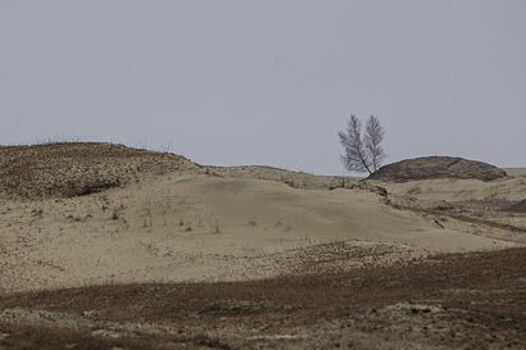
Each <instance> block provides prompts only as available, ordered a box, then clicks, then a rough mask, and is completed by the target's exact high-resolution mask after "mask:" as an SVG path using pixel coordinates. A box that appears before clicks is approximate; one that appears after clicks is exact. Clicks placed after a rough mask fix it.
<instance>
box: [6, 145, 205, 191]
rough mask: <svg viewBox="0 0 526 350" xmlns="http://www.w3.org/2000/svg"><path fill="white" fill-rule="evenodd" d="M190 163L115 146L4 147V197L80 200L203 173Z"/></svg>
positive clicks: (175, 156) (168, 155)
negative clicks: (156, 179)
mask: <svg viewBox="0 0 526 350" xmlns="http://www.w3.org/2000/svg"><path fill="white" fill-rule="evenodd" d="M199 170H200V167H199V166H198V165H196V164H194V163H192V162H191V161H189V160H188V159H186V158H184V157H182V156H177V155H173V154H167V153H159V152H152V151H147V150H140V149H134V148H129V147H125V146H122V145H114V144H109V143H52V144H42V145H33V146H2V147H0V195H1V196H4V197H7V198H23V199H28V200H32V199H37V198H48V197H74V196H81V195H87V194H90V193H95V192H100V191H103V190H105V189H109V188H114V187H119V186H123V185H125V184H127V183H130V182H132V181H135V180H138V179H140V178H144V177H145V176H148V175H162V174H166V173H168V172H173V171H185V172H189V171H194V172H198V171H199Z"/></svg>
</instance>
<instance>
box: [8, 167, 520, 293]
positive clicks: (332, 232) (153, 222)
mask: <svg viewBox="0 0 526 350" xmlns="http://www.w3.org/2000/svg"><path fill="white" fill-rule="evenodd" d="M0 213H1V216H0V219H1V225H2V230H3V240H2V244H1V246H0V249H1V250H0V252H1V253H0V254H1V256H2V259H1V265H0V268H2V270H3V273H2V274H1V275H0V285H1V286H2V287H3V289H4V291H13V290H27V289H32V288H38V289H40V288H58V287H67V286H79V285H89V284H101V283H110V282H111V283H114V282H133V281H134V282H144V281H186V280H194V281H201V280H243V279H252V278H264V277H270V276H276V275H280V274H283V273H289V272H291V271H296V270H297V269H300V268H301V266H302V264H305V263H306V262H307V261H309V260H310V259H319V258H320V257H319V256H317V255H318V253H320V252H323V255H325V256H326V257H330V258H332V259H335V260H336V261H339V263H340V264H342V265H345V266H354V267H355V266H361V265H363V264H365V263H369V264H375V263H377V264H391V263H395V262H399V261H407V260H410V259H412V258H417V257H421V256H423V255H426V254H429V253H439V252H455V251H470V250H486V249H494V248H503V247H510V246H513V245H515V244H514V243H512V242H505V241H501V240H498V239H492V238H487V237H483V236H481V235H476V234H474V233H475V231H474V230H473V229H472V228H470V227H468V226H467V225H462V224H461V223H458V222H454V221H449V222H442V223H439V224H437V221H436V219H435V218H433V217H425V216H423V215H419V214H417V213H413V212H410V211H403V210H397V209H394V208H392V207H391V206H389V205H387V204H385V203H384V201H383V198H382V197H380V196H379V195H377V194H375V193H372V192H368V191H365V190H360V189H355V190H348V189H336V190H333V191H329V190H304V189H295V188H292V187H290V186H287V185H286V184H283V183H279V182H275V181H266V180H256V179H238V178H222V177H217V176H213V175H208V176H206V175H186V176H184V175H177V176H176V175H167V176H160V177H156V178H154V179H150V180H144V181H142V182H140V183H135V184H131V185H128V186H127V187H124V188H119V189H112V190H108V191H106V192H104V193H100V194H93V195H90V196H82V197H75V198H60V199H46V200H41V201H32V202H27V201H26V202H23V201H8V202H4V203H3V204H2V206H1V207H0ZM327 245H329V246H327ZM371 249H376V250H377V251H379V252H381V253H382V254H379V255H378V256H377V257H373V258H371V257H369V258H368V259H366V258H363V256H364V255H367V254H364V253H363V252H364V251H367V250H371ZM305 252H307V253H305Z"/></svg>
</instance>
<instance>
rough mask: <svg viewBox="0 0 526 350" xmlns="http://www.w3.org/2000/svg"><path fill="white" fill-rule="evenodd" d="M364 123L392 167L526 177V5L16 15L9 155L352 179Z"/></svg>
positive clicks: (39, 10) (9, 20)
mask: <svg viewBox="0 0 526 350" xmlns="http://www.w3.org/2000/svg"><path fill="white" fill-rule="evenodd" d="M349 113H356V114H358V115H360V116H363V117H366V116H367V115H368V114H371V113H374V114H376V115H378V116H379V117H380V118H381V120H382V121H383V123H384V125H385V127H386V129H387V135H386V145H385V146H386V149H387V151H388V153H389V154H390V158H389V161H395V160H399V159H401V158H407V157H413V156H417V155H431V154H450V155H458V156H463V157H467V158H474V159H480V160H485V161H488V162H492V163H494V164H497V165H500V166H526V136H525V134H526V1H524V0H515V1H513V0H494V1H482V0H471V1H467V0H463V1H458V0H440V1H438V0H436V1H423V0H413V1H392V0H385V1H371V0H363V1H351V0H341V1H336V0H332V1H330V0H329V1H327V0H324V1H321V0H317V1H311V0H260V1H250V0H239V1H228V0H221V1H216V0H208V1H202V0H187V1H176V0H165V1H160V0H157V1H155V0H148V1H146V0H143V1H138V0H121V1H116V0H85V1H81V0H76V1H72V0H62V1H57V0H46V1H40V0H35V1H24V0H0V143H3V144H6V143H28V142H29V143H32V142H36V141H39V140H43V139H46V138H52V139H57V138H58V139H62V138H66V139H67V138H75V137H76V138H81V139H84V140H101V141H102V140H104V141H113V142H120V143H125V144H130V145H135V146H145V147H149V148H162V147H169V148H170V149H171V150H172V151H173V152H176V153H181V154H184V155H186V156H188V157H190V158H192V159H193V160H196V161H198V162H201V163H207V164H225V165H226V164H229V165H234V164H268V165H274V166H280V167H286V168H291V169H297V170H306V171H311V172H316V173H333V174H341V173H342V171H343V170H342V167H341V164H340V162H339V158H338V157H339V154H340V152H341V149H340V146H339V144H338V139H337V132H338V130H340V129H341V128H343V127H344V125H345V123H346V121H347V119H348V115H349Z"/></svg>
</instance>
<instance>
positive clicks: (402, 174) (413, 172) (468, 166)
mask: <svg viewBox="0 0 526 350" xmlns="http://www.w3.org/2000/svg"><path fill="white" fill-rule="evenodd" d="M506 175H507V174H506V172H505V171H504V170H502V169H499V168H497V167H496V166H493V165H490V164H487V163H483V162H478V161H474V160H467V159H462V158H454V157H443V156H442V157H439V156H434V157H422V158H415V159H406V160H402V161H400V162H397V163H393V164H388V165H386V166H384V167H382V168H380V169H379V170H378V171H377V172H375V173H373V174H372V175H371V176H369V179H371V180H379V181H388V182H406V181H418V180H430V179H444V178H452V179H476V180H481V181H492V180H496V179H500V178H504V177H506Z"/></svg>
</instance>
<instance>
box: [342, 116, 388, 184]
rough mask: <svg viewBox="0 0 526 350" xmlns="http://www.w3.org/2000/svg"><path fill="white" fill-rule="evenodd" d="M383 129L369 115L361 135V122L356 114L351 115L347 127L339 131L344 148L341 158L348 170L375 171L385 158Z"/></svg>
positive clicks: (377, 121) (375, 118)
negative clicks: (363, 132) (363, 133)
mask: <svg viewBox="0 0 526 350" xmlns="http://www.w3.org/2000/svg"><path fill="white" fill-rule="evenodd" d="M384 135H385V131H384V128H383V126H382V124H381V123H380V120H379V119H378V118H377V117H376V116H374V115H371V116H370V117H369V119H368V120H367V124H366V127H365V135H363V136H362V123H361V122H360V119H359V118H358V117H357V116H356V115H351V118H350V119H349V122H348V123H347V128H346V129H345V130H344V131H340V132H339V133H338V136H339V137H340V143H341V144H342V146H343V148H344V154H343V155H342V156H341V160H342V162H343V164H344V166H345V168H346V169H347V170H349V171H356V172H360V173H364V172H367V173H369V174H372V173H374V172H375V171H377V170H378V169H379V168H380V166H381V165H382V162H383V161H384V160H385V158H386V154H385V152H384V149H383V147H382V141H383V139H384Z"/></svg>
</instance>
